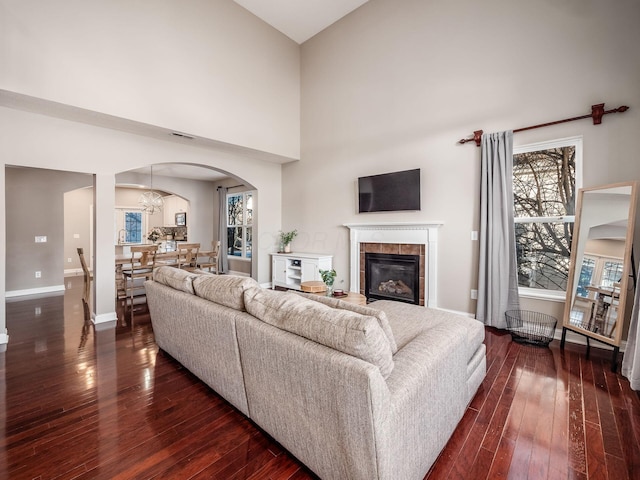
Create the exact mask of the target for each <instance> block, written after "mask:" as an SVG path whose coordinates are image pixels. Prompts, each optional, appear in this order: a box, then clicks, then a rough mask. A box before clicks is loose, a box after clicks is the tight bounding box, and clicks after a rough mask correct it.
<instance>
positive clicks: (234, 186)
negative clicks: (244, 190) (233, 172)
mask: <svg viewBox="0 0 640 480" xmlns="http://www.w3.org/2000/svg"><path fill="white" fill-rule="evenodd" d="M238 187H244V184H241V185H232V186H231V187H222V186H220V187H216V190H220V189H221V188H226V189H227V190H228V189H230V188H238Z"/></svg>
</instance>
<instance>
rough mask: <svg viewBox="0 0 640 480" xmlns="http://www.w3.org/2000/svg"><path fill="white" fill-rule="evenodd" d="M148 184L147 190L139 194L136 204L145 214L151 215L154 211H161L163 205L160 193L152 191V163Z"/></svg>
mask: <svg viewBox="0 0 640 480" xmlns="http://www.w3.org/2000/svg"><path fill="white" fill-rule="evenodd" d="M149 184H150V188H149V191H148V192H144V193H143V194H142V195H140V199H139V200H138V204H139V205H140V207H141V208H142V211H143V212H144V213H146V214H147V215H153V214H154V213H159V212H161V211H162V207H164V199H163V198H162V195H160V194H159V193H158V192H154V191H153V165H151V179H150V182H149Z"/></svg>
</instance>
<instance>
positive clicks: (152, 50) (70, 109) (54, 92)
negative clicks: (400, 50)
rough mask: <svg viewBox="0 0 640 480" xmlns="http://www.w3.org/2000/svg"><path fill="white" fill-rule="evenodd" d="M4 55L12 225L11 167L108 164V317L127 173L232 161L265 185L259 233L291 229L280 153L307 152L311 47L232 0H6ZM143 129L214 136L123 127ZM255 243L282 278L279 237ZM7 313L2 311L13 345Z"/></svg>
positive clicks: (102, 285)
mask: <svg viewBox="0 0 640 480" xmlns="http://www.w3.org/2000/svg"><path fill="white" fill-rule="evenodd" d="M0 65H2V68H0V130H1V131H0V171H1V172H2V173H1V174H0V180H1V181H0V184H1V186H0V235H4V233H5V232H6V225H5V206H6V200H5V182H4V166H5V165H7V164H9V165H17V166H31V167H38V168H49V169H57V170H62V171H70V172H82V173H91V174H94V175H95V181H96V192H95V195H96V202H95V220H96V223H95V226H94V228H95V242H96V244H95V246H96V257H95V265H94V266H95V267H96V270H95V282H96V289H95V290H96V291H97V292H98V297H97V298H96V301H95V302H94V304H95V308H96V312H95V313H96V317H97V318H98V319H99V320H105V321H106V320H109V319H111V318H113V309H114V308H113V307H114V302H113V298H114V293H115V292H114V286H113V284H114V282H113V257H114V252H113V238H114V232H113V208H114V204H115V198H114V197H115V193H114V187H115V175H116V173H118V172H123V171H127V170H130V169H132V168H137V167H141V166H145V165H150V164H155V163H175V162H177V161H178V162H186V163H193V164H199V165H205V166H208V167H213V168H217V169H220V170H222V171H224V172H226V173H228V174H229V175H231V176H232V177H235V178H239V179H243V180H244V181H246V182H247V183H250V184H251V185H252V186H254V187H255V188H257V189H260V190H261V191H260V193H261V195H260V198H259V201H258V203H262V205H261V207H262V208H261V211H262V216H263V218H262V219H261V222H260V227H261V228H260V227H258V228H259V231H258V233H259V234H262V235H266V236H264V237H263V238H266V239H269V238H270V237H271V236H272V234H271V233H269V232H265V230H266V229H267V228H271V229H273V230H274V231H277V230H278V229H279V227H280V223H281V209H280V204H281V188H280V186H281V168H280V165H278V164H275V163H269V161H271V160H273V156H274V155H277V156H280V157H288V158H297V157H298V156H299V142H300V135H299V129H300V122H299V119H300V103H299V100H300V50H299V47H298V45H297V44H296V43H295V42H293V41H291V40H290V39H288V38H287V37H285V36H284V35H283V34H281V33H279V32H277V31H276V30H275V29H273V28H271V27H269V26H268V25H266V24H265V23H263V22H262V21H260V20H258V19H257V18H256V17H255V16H253V15H252V14H250V13H249V12H248V11H246V10H245V9H243V8H242V7H240V6H239V5H237V4H236V3H234V2H233V1H232V0H193V1H191V2H188V3H185V2H175V1H172V0H157V1H144V0H143V1H141V2H127V1H123V0H97V1H94V2H83V1H80V0H67V1H64V2H55V1H54V2H41V1H37V0H21V1H19V2H16V1H13V0H0ZM54 102H55V103H54ZM7 106H9V107H12V108H6V107H7ZM80 109H81V110H80ZM60 112H62V116H64V118H67V119H72V120H75V121H68V120H63V119H62V118H61V116H60V115H61V114H60ZM95 112H97V115H96V114H95ZM43 114H47V115H51V116H45V115H43ZM84 122H88V123H91V124H102V125H104V124H108V125H113V128H116V129H118V130H110V129H108V128H99V127H94V126H91V125H89V124H87V123H84ZM132 125H133V126H135V127H136V129H137V130H136V131H139V130H141V131H144V132H147V131H149V130H153V127H161V128H162V129H170V130H177V131H180V132H186V133H189V134H191V135H195V136H196V137H200V139H204V141H200V142H199V143H198V144H197V145H196V144H195V143H194V144H193V145H187V144H186V143H185V142H183V143H179V142H178V143H174V142H170V141H163V140H158V139H154V138H151V136H138V135H132V134H127V133H123V132H122V131H119V130H121V129H122V128H125V129H126V128H129V127H131V126H132ZM149 126H151V127H149ZM156 133H157V132H156ZM156 133H154V134H156ZM161 133H162V132H161ZM165 134H166V132H165ZM156 136H158V135H156ZM210 140H213V141H214V142H211V141H210ZM280 160H282V159H281V158H280ZM207 237H208V234H207ZM254 248H255V252H256V259H255V260H256V261H255V262H254V272H253V274H254V276H255V277H256V278H257V279H258V280H261V281H268V279H269V278H270V274H269V270H270V262H269V256H268V255H267V254H266V252H268V251H270V250H272V249H273V246H272V245H270V242H268V241H265V242H263V241H261V238H260V235H256V239H255V246H254ZM262 249H263V250H264V252H265V254H264V255H260V254H261V253H262V251H261V250H262ZM0 250H1V251H0V279H1V280H0V287H2V288H0V291H4V290H5V280H4V278H5V269H6V264H5V263H6V255H5V251H6V248H5V245H4V243H3V244H2V247H0ZM5 320H6V319H5V312H4V308H0V344H2V343H3V342H6V339H7V337H6V330H5V328H6V321H5Z"/></svg>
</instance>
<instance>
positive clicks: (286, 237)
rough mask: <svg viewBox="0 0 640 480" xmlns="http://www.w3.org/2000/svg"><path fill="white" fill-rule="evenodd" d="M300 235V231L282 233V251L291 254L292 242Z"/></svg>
mask: <svg viewBox="0 0 640 480" xmlns="http://www.w3.org/2000/svg"><path fill="white" fill-rule="evenodd" d="M296 235H298V230H291V231H290V232H280V244H281V245H282V251H283V252H285V253H290V252H291V242H292V241H293V239H294V238H296Z"/></svg>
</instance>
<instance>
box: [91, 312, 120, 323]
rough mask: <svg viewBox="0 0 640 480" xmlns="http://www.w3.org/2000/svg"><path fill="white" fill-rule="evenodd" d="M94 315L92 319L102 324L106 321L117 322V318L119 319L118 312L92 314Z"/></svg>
mask: <svg viewBox="0 0 640 480" xmlns="http://www.w3.org/2000/svg"><path fill="white" fill-rule="evenodd" d="M92 316H93V318H92V320H93V323H94V324H95V325H102V324H104V323H109V322H115V321H116V320H118V315H116V312H108V313H101V314H100V315H93V314H92ZM114 326H115V325H114Z"/></svg>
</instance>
